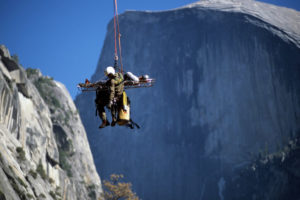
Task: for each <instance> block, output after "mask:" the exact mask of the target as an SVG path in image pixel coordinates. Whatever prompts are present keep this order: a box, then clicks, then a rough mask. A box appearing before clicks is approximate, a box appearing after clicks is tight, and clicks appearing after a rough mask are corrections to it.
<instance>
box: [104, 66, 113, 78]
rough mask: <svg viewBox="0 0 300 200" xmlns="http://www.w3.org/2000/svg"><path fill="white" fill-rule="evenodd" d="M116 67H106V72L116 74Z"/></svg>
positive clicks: (106, 73)
mask: <svg viewBox="0 0 300 200" xmlns="http://www.w3.org/2000/svg"><path fill="white" fill-rule="evenodd" d="M115 73H116V72H115V69H114V68H113V67H112V66H108V67H106V69H105V71H104V74H105V75H106V76H108V75H109V74H112V75H115Z"/></svg>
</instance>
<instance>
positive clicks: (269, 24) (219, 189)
mask: <svg viewBox="0 0 300 200" xmlns="http://www.w3.org/2000/svg"><path fill="white" fill-rule="evenodd" d="M119 20H120V30H121V33H122V51H123V63H124V67H125V69H126V70H127V71H131V72H133V73H135V74H137V75H140V74H150V75H151V76H152V77H154V78H156V80H157V83H156V85H155V87H153V88H150V89H135V90H130V91H128V95H129V97H131V100H132V112H133V113H132V114H133V119H135V121H137V122H138V123H139V124H140V125H141V126H142V129H140V130H134V131H132V130H128V129H126V128H122V127H116V128H106V129H104V130H101V131H99V130H96V127H98V126H99V124H100V120H99V119H97V118H96V117H95V114H94V113H95V108H94V107H93V106H92V104H93V99H94V94H92V93H84V94H81V95H79V96H78V97H77V98H76V101H75V102H76V105H77V107H78V109H79V111H80V114H81V117H82V119H83V124H84V126H85V128H86V130H87V133H88V138H89V141H90V144H91V149H92V152H93V154H94V156H95V163H96V166H97V169H98V171H99V172H100V175H101V177H102V178H107V177H108V175H109V174H111V173H116V172H117V173H123V174H125V175H126V177H128V179H129V180H130V181H131V182H132V183H133V186H134V189H135V191H136V192H137V194H138V195H139V196H140V197H141V198H143V199H146V200H147V199H170V200H171V199H172V200H173V199H223V198H225V190H226V184H230V182H231V181H229V179H228V177H232V176H233V174H234V173H236V172H235V169H237V168H240V167H243V166H247V165H248V164H249V163H250V162H251V161H252V159H251V155H257V154H258V152H260V151H261V150H263V149H266V148H267V149H268V151H269V152H273V151H275V150H276V146H283V145H284V144H286V143H287V142H288V137H290V136H293V135H295V134H296V133H297V132H299V131H300V78H299V77H300V48H299V47H300V40H299V38H300V13H299V12H297V11H295V10H292V9H287V8H281V7H277V6H273V5H269V4H264V3H260V2H257V1H250V0H245V1H234V0H212V1H200V2H197V3H194V4H191V5H188V6H185V7H182V8H178V9H174V10H169V11H163V12H137V11H128V12H125V13H124V14H122V15H120V17H119ZM113 48H114V46H113V22H110V24H109V25H108V31H107V36H106V40H105V43H104V46H103V49H102V52H101V56H100V59H99V64H98V67H97V69H96V71H95V74H94V75H93V76H92V81H96V80H98V79H100V78H101V77H103V70H104V69H105V67H106V66H107V65H111V64H112V56H113V55H112V54H113V52H114V51H113ZM227 188H229V187H228V185H227ZM227 194H228V193H226V198H227V199H230V197H228V196H227Z"/></svg>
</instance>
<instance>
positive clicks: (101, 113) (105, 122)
mask: <svg viewBox="0 0 300 200" xmlns="http://www.w3.org/2000/svg"><path fill="white" fill-rule="evenodd" d="M97 109H98V113H99V117H100V119H101V120H102V124H101V125H100V126H99V128H104V127H106V126H109V125H110V123H109V121H108V120H107V117H106V113H105V110H104V106H103V105H98V106H97Z"/></svg>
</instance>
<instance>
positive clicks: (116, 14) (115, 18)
mask: <svg viewBox="0 0 300 200" xmlns="http://www.w3.org/2000/svg"><path fill="white" fill-rule="evenodd" d="M116 25H117V27H116ZM117 28H118V44H119V53H120V64H121V73H122V74H123V63H122V48H121V34H120V26H119V16H118V4H117V0H114V29H115V55H117V54H118V52H117V44H116V43H117V42H116V40H117V35H116V34H117V33H116V32H117V30H116V29H117Z"/></svg>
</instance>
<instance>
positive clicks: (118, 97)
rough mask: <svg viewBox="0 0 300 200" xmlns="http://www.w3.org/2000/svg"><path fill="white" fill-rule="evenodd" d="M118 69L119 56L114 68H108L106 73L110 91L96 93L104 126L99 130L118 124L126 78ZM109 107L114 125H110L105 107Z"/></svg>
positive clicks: (98, 108) (116, 58) (98, 109)
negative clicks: (118, 113)
mask: <svg viewBox="0 0 300 200" xmlns="http://www.w3.org/2000/svg"><path fill="white" fill-rule="evenodd" d="M117 68H118V56H115V63H114V67H112V66H108V67H107V68H106V69H105V71H104V73H105V75H106V76H107V77H108V80H107V82H106V85H107V88H108V90H97V91H96V99H95V103H96V107H97V110H96V111H97V112H98V114H99V117H100V119H101V120H102V124H101V125H100V126H99V128H104V127H106V126H109V125H111V126H115V125H116V123H117V112H118V110H119V108H120V106H121V105H122V94H123V91H124V78H123V75H122V73H120V72H116V71H115V69H117ZM105 106H106V107H107V108H108V109H109V110H110V111H111V116H112V123H111V124H110V123H109V121H108V120H107V116H106V113H105V109H104V107H105Z"/></svg>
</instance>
